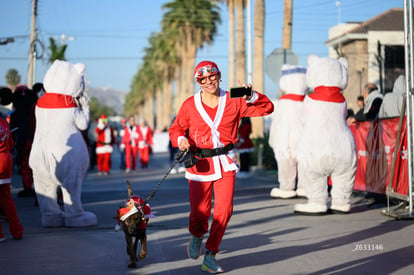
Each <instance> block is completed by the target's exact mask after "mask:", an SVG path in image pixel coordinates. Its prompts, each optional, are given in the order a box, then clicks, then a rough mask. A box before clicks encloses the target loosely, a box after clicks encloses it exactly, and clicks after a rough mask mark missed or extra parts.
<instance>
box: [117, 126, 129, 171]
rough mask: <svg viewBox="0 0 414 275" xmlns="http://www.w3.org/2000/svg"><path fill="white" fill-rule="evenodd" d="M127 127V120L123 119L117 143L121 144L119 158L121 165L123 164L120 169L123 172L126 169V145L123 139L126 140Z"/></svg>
mask: <svg viewBox="0 0 414 275" xmlns="http://www.w3.org/2000/svg"><path fill="white" fill-rule="evenodd" d="M126 127H127V119H126V118H122V119H121V126H120V127H119V131H118V137H117V138H118V139H117V143H118V144H119V158H120V163H121V164H120V167H119V168H121V170H125V169H126V162H125V144H123V143H122V139H123V138H124V135H125V129H126Z"/></svg>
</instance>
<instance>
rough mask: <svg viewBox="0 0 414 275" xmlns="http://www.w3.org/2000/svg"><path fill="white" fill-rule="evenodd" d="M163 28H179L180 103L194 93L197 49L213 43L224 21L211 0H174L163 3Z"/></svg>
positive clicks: (176, 44) (177, 46) (177, 41)
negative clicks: (218, 25)
mask: <svg viewBox="0 0 414 275" xmlns="http://www.w3.org/2000/svg"><path fill="white" fill-rule="evenodd" d="M163 9H165V10H167V11H166V13H165V14H164V17H163V20H162V28H163V31H167V30H177V36H176V41H175V42H176V43H175V47H176V49H177V53H178V56H179V57H180V61H181V64H180V66H179V68H180V76H179V79H178V82H181V83H178V84H177V86H180V87H181V89H182V90H177V97H178V98H179V101H178V103H179V104H180V105H181V103H182V102H183V101H184V100H185V99H186V98H187V97H189V96H191V95H193V93H194V78H193V73H194V67H195V59H196V54H197V50H198V49H199V48H201V47H202V46H203V45H204V44H205V43H207V44H210V43H211V42H212V41H213V37H214V35H215V34H216V33H217V24H219V23H220V22H221V20H220V14H219V7H218V5H217V3H216V2H212V1H208V0H175V1H172V2H169V3H167V4H165V5H163Z"/></svg>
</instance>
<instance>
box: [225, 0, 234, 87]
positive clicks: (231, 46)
mask: <svg viewBox="0 0 414 275" xmlns="http://www.w3.org/2000/svg"><path fill="white" fill-rule="evenodd" d="M226 2H227V7H228V10H229V86H230V87H233V86H235V85H236V81H235V80H234V77H235V75H234V71H235V66H236V63H235V62H236V58H235V54H234V38H235V33H234V0H226Z"/></svg>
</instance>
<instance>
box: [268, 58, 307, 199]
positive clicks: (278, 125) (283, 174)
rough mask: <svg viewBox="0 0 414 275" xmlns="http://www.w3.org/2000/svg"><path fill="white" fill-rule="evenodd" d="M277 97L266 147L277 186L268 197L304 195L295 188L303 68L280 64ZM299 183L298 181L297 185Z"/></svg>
mask: <svg viewBox="0 0 414 275" xmlns="http://www.w3.org/2000/svg"><path fill="white" fill-rule="evenodd" d="M279 87H280V92H281V97H280V98H279V100H278V101H276V103H275V105H276V108H275V111H274V113H273V117H272V124H271V127H270V133H269V145H270V146H271V147H272V148H273V152H274V155H275V158H276V161H277V167H278V171H277V172H278V180H279V186H278V187H274V188H272V190H271V192H270V196H271V197H272V198H282V199H287V198H293V197H296V196H300V197H303V196H305V191H304V189H303V188H302V187H301V186H299V185H298V186H297V188H296V190H295V187H296V180H297V154H296V146H297V142H298V140H299V138H300V136H301V134H302V107H303V100H304V98H305V94H306V92H307V91H308V86H307V84H306V68H304V67H301V66H293V65H289V64H284V65H283V66H282V72H281V76H280V81H279ZM298 183H299V182H298Z"/></svg>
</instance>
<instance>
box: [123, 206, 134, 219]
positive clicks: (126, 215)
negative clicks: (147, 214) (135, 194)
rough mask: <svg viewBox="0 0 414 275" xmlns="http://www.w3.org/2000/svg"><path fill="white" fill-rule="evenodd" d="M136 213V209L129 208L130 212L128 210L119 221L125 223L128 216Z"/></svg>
mask: <svg viewBox="0 0 414 275" xmlns="http://www.w3.org/2000/svg"><path fill="white" fill-rule="evenodd" d="M135 213H138V208H136V207H135V206H134V207H132V208H131V210H129V211H128V212H127V213H126V214H125V215H123V216H122V217H121V218H120V220H121V221H125V220H126V219H127V218H128V217H129V216H131V215H133V214H135Z"/></svg>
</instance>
